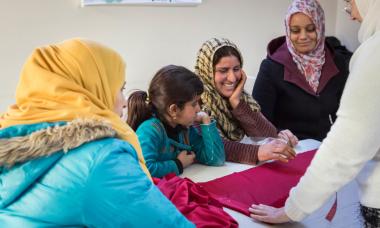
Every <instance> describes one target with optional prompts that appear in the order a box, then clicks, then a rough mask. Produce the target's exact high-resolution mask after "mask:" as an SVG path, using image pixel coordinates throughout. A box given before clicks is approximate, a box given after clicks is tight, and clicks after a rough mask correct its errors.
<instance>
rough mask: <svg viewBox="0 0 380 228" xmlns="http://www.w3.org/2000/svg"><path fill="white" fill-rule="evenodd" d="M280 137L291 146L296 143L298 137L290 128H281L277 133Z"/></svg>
mask: <svg viewBox="0 0 380 228" xmlns="http://www.w3.org/2000/svg"><path fill="white" fill-rule="evenodd" d="M278 137H279V138H280V139H283V140H285V141H286V142H288V144H289V145H290V146H291V147H295V146H296V145H297V144H298V138H297V136H295V135H294V134H293V133H292V132H291V131H290V130H288V129H286V130H282V131H280V132H279V133H278Z"/></svg>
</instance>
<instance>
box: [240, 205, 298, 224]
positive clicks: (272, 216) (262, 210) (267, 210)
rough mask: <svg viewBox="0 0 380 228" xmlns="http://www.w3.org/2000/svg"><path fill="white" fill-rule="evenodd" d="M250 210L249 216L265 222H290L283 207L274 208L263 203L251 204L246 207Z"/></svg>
mask: <svg viewBox="0 0 380 228" xmlns="http://www.w3.org/2000/svg"><path fill="white" fill-rule="evenodd" d="M248 210H249V212H251V215H250V216H251V218H254V219H256V220H258V221H261V222H266V223H272V224H274V223H285V222H290V221H291V220H290V218H289V217H288V216H287V215H286V213H285V210H284V208H283V207H282V208H275V207H271V206H267V205H263V204H259V205H255V204H252V205H251V207H250V208H249V209H248Z"/></svg>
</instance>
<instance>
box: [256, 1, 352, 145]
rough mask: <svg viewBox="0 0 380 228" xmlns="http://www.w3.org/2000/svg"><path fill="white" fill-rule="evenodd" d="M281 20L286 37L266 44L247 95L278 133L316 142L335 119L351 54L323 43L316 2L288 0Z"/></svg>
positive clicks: (321, 14)
mask: <svg viewBox="0 0 380 228" xmlns="http://www.w3.org/2000/svg"><path fill="white" fill-rule="evenodd" d="M284 21H285V32H286V36H282V37H279V38H276V39H274V40H272V41H271V42H270V43H269V44H268V56H267V58H266V59H264V60H263V61H262V63H261V66H260V70H259V73H258V75H257V79H256V81H255V85H254V88H253V91H252V95H253V97H254V98H255V99H256V100H257V101H258V103H259V104H260V106H261V108H262V112H263V114H264V115H265V116H266V117H267V118H268V119H269V120H270V121H271V122H272V123H273V124H274V125H275V126H276V127H277V128H278V129H290V130H291V131H292V132H293V133H294V134H295V135H296V136H297V137H298V138H300V139H307V138H312V139H316V140H320V141H321V140H323V139H324V138H325V137H326V134H327V132H328V131H329V130H330V127H331V124H332V123H333V122H334V121H335V119H336V111H337V110H338V107H339V102H340V97H341V94H342V92H343V89H344V86H345V83H346V80H347V76H348V64H349V60H350V57H351V55H349V54H344V53H342V52H339V51H335V50H334V49H333V48H332V47H330V46H329V45H328V44H327V43H326V41H325V17H324V11H323V9H322V7H321V6H320V5H319V3H318V1H317V0H295V1H293V2H292V4H291V5H290V7H289V9H288V12H287V14H286V17H285V20H284Z"/></svg>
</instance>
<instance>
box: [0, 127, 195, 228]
mask: <svg viewBox="0 0 380 228" xmlns="http://www.w3.org/2000/svg"><path fill="white" fill-rule="evenodd" d="M52 125H53V124H49V123H40V124H32V125H18V126H12V127H8V128H5V129H1V130H0V154H1V155H7V154H11V153H15V152H16V153H18V151H17V150H18V149H17V148H21V147H27V146H28V144H27V143H25V142H23V143H21V144H20V145H19V146H18V147H15V148H14V149H12V148H11V147H10V146H9V145H8V144H6V142H7V140H10V139H16V138H15V137H20V138H28V137H29V135H30V134H32V133H33V132H36V131H39V130H44V129H45V128H47V127H49V126H52ZM54 125H57V123H56V124H54ZM58 125H61V126H64V125H65V123H58ZM74 137H75V136H74ZM48 147H49V145H46V146H44V147H41V148H39V150H38V151H37V153H39V152H40V151H43V150H45V149H46V148H48ZM7 150H8V151H7ZM20 153H21V152H20ZM1 159H2V158H1ZM0 164H1V163H0ZM58 226H67V227H194V225H193V224H192V223H190V222H189V221H188V220H187V219H186V218H185V217H184V216H183V215H182V214H181V213H180V212H179V211H178V210H177V209H176V208H175V206H174V205H173V204H172V203H171V202H170V201H169V200H168V199H167V198H166V197H165V196H164V195H163V194H162V193H161V192H160V191H159V189H158V188H156V187H155V186H154V185H153V184H152V182H151V181H150V180H149V179H148V178H147V176H146V175H145V174H144V172H143V171H142V169H141V168H140V166H139V163H138V159H137V155H136V153H135V150H134V149H133V147H132V146H131V145H130V144H129V143H127V142H126V141H122V140H119V139H117V138H103V139H99V140H95V141H90V142H88V143H84V144H82V145H80V146H79V147H76V148H74V149H71V150H69V151H68V152H67V153H64V152H63V151H58V152H55V153H53V154H52V155H51V156H47V157H46V156H45V157H39V158H36V159H33V160H29V161H26V162H24V163H21V164H20V163H19V164H16V165H15V166H13V167H11V168H7V167H5V166H0V227H58Z"/></svg>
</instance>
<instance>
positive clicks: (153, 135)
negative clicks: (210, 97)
mask: <svg viewBox="0 0 380 228" xmlns="http://www.w3.org/2000/svg"><path fill="white" fill-rule="evenodd" d="M202 92H203V84H202V82H201V81H200V80H199V78H198V77H197V76H196V75H195V74H194V73H193V72H191V71H189V70H188V69H186V68H184V67H181V66H174V65H169V66H165V67H163V68H162V69H160V70H159V71H158V72H157V73H156V75H155V76H154V77H153V79H152V81H151V82H150V85H149V89H148V92H145V91H136V92H134V93H132V94H131V95H130V97H129V98H128V120H127V122H128V124H129V125H130V126H131V127H132V128H133V129H134V130H137V131H136V133H137V135H138V137H139V140H140V143H141V147H142V151H143V154H144V157H145V160H146V164H147V167H148V169H149V171H150V173H151V174H152V176H154V177H163V176H165V175H166V174H168V173H175V174H177V175H178V174H181V173H182V171H183V169H184V168H186V167H187V166H189V165H191V164H192V163H194V161H198V162H201V163H203V164H206V165H214V166H219V165H223V164H224V161H225V155H224V148H223V143H222V140H221V138H220V136H219V133H218V131H217V128H216V123H215V120H211V119H210V117H209V116H208V115H207V114H206V113H204V112H200V107H199V99H200V95H201V94H202ZM194 121H195V122H196V123H200V125H199V126H198V127H194V126H192V125H193V123H194Z"/></svg>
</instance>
